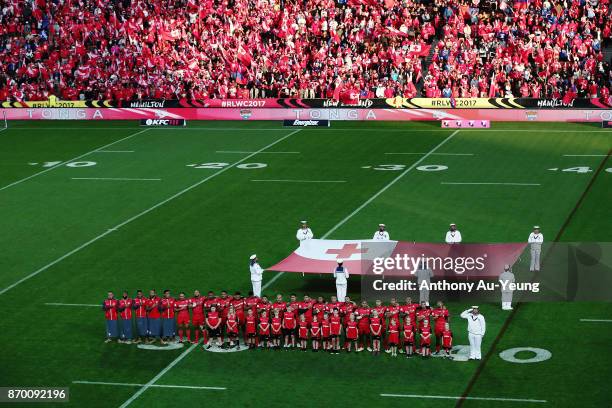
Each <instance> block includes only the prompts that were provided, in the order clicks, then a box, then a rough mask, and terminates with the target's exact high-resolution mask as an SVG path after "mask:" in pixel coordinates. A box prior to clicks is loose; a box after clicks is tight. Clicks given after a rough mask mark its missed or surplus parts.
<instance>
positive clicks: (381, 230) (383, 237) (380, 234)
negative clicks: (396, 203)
mask: <svg viewBox="0 0 612 408" xmlns="http://www.w3.org/2000/svg"><path fill="white" fill-rule="evenodd" d="M386 228H387V227H386V226H385V224H378V231H376V232H375V233H374V236H373V237H372V239H373V240H375V241H389V233H388V232H387V231H386Z"/></svg>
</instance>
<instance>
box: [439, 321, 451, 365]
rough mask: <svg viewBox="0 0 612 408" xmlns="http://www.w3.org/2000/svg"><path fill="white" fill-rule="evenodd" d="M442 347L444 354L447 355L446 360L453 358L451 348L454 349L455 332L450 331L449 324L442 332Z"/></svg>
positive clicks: (446, 324)
mask: <svg viewBox="0 0 612 408" xmlns="http://www.w3.org/2000/svg"><path fill="white" fill-rule="evenodd" d="M442 347H443V348H444V353H445V354H446V355H445V357H446V358H452V357H451V348H452V347H453V332H452V331H451V329H450V325H449V324H448V323H445V324H444V330H442Z"/></svg>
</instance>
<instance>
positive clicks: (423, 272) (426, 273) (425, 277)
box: [416, 267, 433, 306]
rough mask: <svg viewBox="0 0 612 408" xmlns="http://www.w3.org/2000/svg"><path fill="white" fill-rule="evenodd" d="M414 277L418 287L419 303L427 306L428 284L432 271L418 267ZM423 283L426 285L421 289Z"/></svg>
mask: <svg viewBox="0 0 612 408" xmlns="http://www.w3.org/2000/svg"><path fill="white" fill-rule="evenodd" d="M416 276H417V285H419V303H421V302H425V304H426V305H427V306H429V284H430V283H431V278H433V271H432V270H431V269H425V268H421V267H419V269H417V271H416ZM423 282H426V283H427V288H421V285H422V284H423Z"/></svg>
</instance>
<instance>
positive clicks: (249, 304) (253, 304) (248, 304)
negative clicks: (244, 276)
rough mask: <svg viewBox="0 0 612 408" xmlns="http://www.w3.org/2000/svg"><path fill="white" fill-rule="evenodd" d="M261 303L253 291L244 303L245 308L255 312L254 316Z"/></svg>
mask: <svg viewBox="0 0 612 408" xmlns="http://www.w3.org/2000/svg"><path fill="white" fill-rule="evenodd" d="M259 301H260V299H259V298H258V297H257V296H255V295H254V294H253V291H249V294H248V297H247V298H246V299H245V301H244V304H245V308H246V309H251V310H253V314H256V313H257V304H258V303H259ZM245 313H246V312H245Z"/></svg>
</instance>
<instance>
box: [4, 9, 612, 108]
mask: <svg viewBox="0 0 612 408" xmlns="http://www.w3.org/2000/svg"><path fill="white" fill-rule="evenodd" d="M608 3H609V0H532V1H529V2H526V1H525V0H521V2H516V3H510V2H507V1H506V0H499V1H491V0H421V1H413V0H302V1H287V0H224V1H220V0H202V1H196V0H150V1H144V0H118V1H112V2H103V1H101V0H53V1H51V0H23V1H2V2H0V100H7V99H8V100H13V101H22V100H44V99H47V98H48V96H49V95H51V94H53V95H55V96H57V97H59V98H61V99H65V100H74V99H114V100H128V99H151V98H156V99H157V98H166V99H181V98H190V99H205V98H258V97H282V96H295V97H303V98H312V97H325V98H334V99H342V98H344V99H345V100H346V101H347V102H352V101H355V100H356V99H357V95H359V96H360V97H368V98H370V97H395V96H404V97H414V96H417V95H418V91H417V84H418V83H420V82H419V81H420V80H421V79H424V88H423V95H424V96H428V97H434V96H442V97H450V96H453V97H466V96H533V97H538V96H541V97H561V96H567V95H569V96H568V97H569V98H572V97H575V96H596V95H597V96H599V97H607V96H608V94H609V88H610V75H611V74H610V65H609V62H607V61H603V54H602V52H601V51H602V47H603V46H604V44H605V43H606V42H607V41H609V39H610V35H611V22H610V9H609V5H608ZM438 39H439V40H440V41H439V42H437V43H436V41H437V40H438ZM432 46H433V49H432V50H431V51H432V52H431V54H432V56H433V60H432V64H431V65H430V66H429V69H428V71H427V72H423V70H424V63H423V62H424V60H425V58H426V57H427V56H428V55H429V54H430V48H431V47H432Z"/></svg>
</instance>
